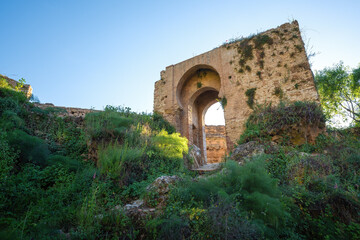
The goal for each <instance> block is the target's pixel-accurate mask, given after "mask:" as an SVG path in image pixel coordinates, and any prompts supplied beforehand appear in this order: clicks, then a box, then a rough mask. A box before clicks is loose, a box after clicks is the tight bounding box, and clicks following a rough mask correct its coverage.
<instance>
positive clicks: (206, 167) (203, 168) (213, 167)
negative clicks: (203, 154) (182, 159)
mask: <svg viewBox="0 0 360 240" xmlns="http://www.w3.org/2000/svg"><path fill="white" fill-rule="evenodd" d="M220 167H221V164H220V163H212V164H205V165H202V166H200V167H198V168H194V169H192V171H198V172H211V171H216V170H218V169H220Z"/></svg>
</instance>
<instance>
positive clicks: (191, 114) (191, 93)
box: [177, 65, 221, 165]
mask: <svg viewBox="0 0 360 240" xmlns="http://www.w3.org/2000/svg"><path fill="white" fill-rule="evenodd" d="M220 88H221V81H220V76H219V74H218V73H217V71H216V70H215V69H213V68H212V67H210V66H205V65H199V66H195V67H194V68H192V69H190V70H189V71H188V72H187V73H185V74H184V76H183V78H182V79H181V81H180V84H179V85H178V88H177V100H178V104H179V106H180V110H181V112H180V121H181V126H182V129H181V133H182V135H183V136H185V137H187V138H188V140H189V144H190V145H193V146H194V147H195V148H196V149H200V152H201V159H200V160H198V161H199V162H198V164H199V165H204V164H206V163H207V152H206V134H205V113H206V112H207V110H208V109H209V107H210V106H211V105H213V104H214V103H216V102H218V99H219V92H220Z"/></svg>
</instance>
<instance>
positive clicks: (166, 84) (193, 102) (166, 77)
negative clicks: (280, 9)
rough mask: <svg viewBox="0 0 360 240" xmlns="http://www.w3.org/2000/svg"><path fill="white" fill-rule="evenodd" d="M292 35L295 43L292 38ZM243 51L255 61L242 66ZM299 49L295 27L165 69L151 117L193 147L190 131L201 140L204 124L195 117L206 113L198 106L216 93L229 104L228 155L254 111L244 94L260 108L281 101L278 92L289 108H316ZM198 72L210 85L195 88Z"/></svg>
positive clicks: (315, 96)
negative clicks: (306, 104)
mask: <svg viewBox="0 0 360 240" xmlns="http://www.w3.org/2000/svg"><path fill="white" fill-rule="evenodd" d="M279 32H280V33H281V36H280V35H279ZM294 35H296V36H298V37H297V38H294V37H293V36H294ZM261 36H263V37H265V36H266V37H265V38H264V39H268V40H269V41H266V43H264V44H262V45H261V46H257V45H258V44H257V43H258V42H257V39H263V38H258V37H261ZM284 39H288V40H285V41H283V40H284ZM243 45H246V46H248V47H249V49H251V53H252V55H253V56H254V57H253V58H249V59H247V60H246V63H244V62H243V61H241V60H243V54H242V51H243V50H242V46H243ZM298 46H301V47H302V48H301V49H304V47H303V46H304V43H303V40H302V39H301V33H300V31H299V25H298V23H297V22H296V21H294V22H292V23H286V24H283V25H281V26H279V27H277V28H276V29H269V30H267V31H265V32H262V33H260V34H259V35H257V36H255V37H253V38H248V39H243V40H239V41H235V42H231V43H228V44H224V45H222V46H220V47H217V48H214V49H213V50H211V51H208V52H205V53H203V54H200V55H197V56H194V57H192V58H190V59H187V60H185V61H182V62H179V63H176V64H173V65H170V66H167V67H166V69H165V70H164V71H162V72H161V79H160V80H159V81H157V82H156V83H155V91H154V111H155V112H158V113H159V114H161V115H163V116H164V118H165V119H166V120H168V121H169V122H170V123H171V124H173V125H174V126H175V128H176V130H177V131H178V132H180V133H181V134H182V136H184V137H187V138H188V139H189V143H190V144H191V143H192V142H194V140H196V138H198V137H197V136H196V135H194V134H193V133H194V131H193V130H192V129H193V126H192V125H193V123H194V127H195V128H194V129H195V130H196V128H197V131H198V133H199V134H198V135H201V132H202V131H200V130H201V129H200V128H201V127H202V126H201V125H202V123H201V121H200V122H199V119H200V120H202V115H201V116H200V117H199V112H201V114H202V113H204V110H205V109H206V108H203V107H201V108H200V105H199V104H198V103H199V102H204V101H205V103H206V104H210V101H213V100H209V98H210V96H209V95H211V91H212V90H214V91H215V92H217V93H218V97H220V98H222V99H224V100H226V101H225V102H226V103H227V104H226V106H225V107H224V119H225V121H226V122H225V125H226V126H225V127H224V128H223V129H224V132H225V137H226V147H227V149H228V150H231V149H232V148H233V146H234V143H236V141H237V140H238V139H239V137H240V135H241V134H242V133H243V132H244V130H245V123H246V120H247V119H248V117H249V116H250V114H251V113H252V111H253V109H252V108H251V106H249V105H248V104H247V102H248V100H249V98H248V96H247V95H246V92H247V90H249V89H256V93H255V96H254V101H255V102H256V103H258V104H265V103H270V102H271V103H272V104H275V105H276V104H278V103H279V102H280V100H281V99H280V98H279V96H277V95H276V94H274V92H275V91H276V89H278V88H281V89H282V90H283V94H284V97H286V99H287V100H288V101H290V102H292V101H316V102H319V96H318V94H317V91H316V87H315V83H314V79H313V75H312V73H311V69H310V65H309V63H308V59H307V56H306V53H305V51H299V48H298ZM280 49H286V51H280ZM243 65H244V66H243ZM199 70H201V71H202V70H205V71H208V72H210V74H208V75H207V78H208V80H209V79H210V77H209V76H212V78H211V79H212V80H211V81H210V80H209V81H207V80H206V81H205V80H204V81H202V84H201V86H200V87H197V79H196V75H197V73H198V71H199ZM201 71H200V72H201ZM200 82H201V81H200ZM214 95H216V94H215V93H214ZM206 96H207V97H206ZM205 103H204V104H205ZM206 104H205V105H206ZM201 106H202V105H201ZM196 119H197V121H195V120H196ZM189 136H190V138H189ZM198 142H199V141H198ZM198 144H199V145H200V143H198ZM202 150H203V149H202ZM203 153H204V152H203ZM203 155H204V154H203ZM204 161H205V159H204Z"/></svg>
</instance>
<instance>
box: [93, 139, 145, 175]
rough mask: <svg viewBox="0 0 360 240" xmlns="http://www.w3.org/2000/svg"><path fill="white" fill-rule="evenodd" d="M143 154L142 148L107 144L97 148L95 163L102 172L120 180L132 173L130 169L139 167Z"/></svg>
mask: <svg viewBox="0 0 360 240" xmlns="http://www.w3.org/2000/svg"><path fill="white" fill-rule="evenodd" d="M143 155H144V149H143V148H130V147H128V146H127V145H123V146H120V145H108V146H107V147H105V148H102V149H100V150H99V157H98V162H97V165H98V167H99V168H100V171H101V173H102V174H106V175H109V176H110V177H111V178H113V179H120V181H121V180H124V179H125V178H126V177H129V176H128V175H130V174H131V173H132V172H131V171H132V170H135V169H136V168H141V162H142V161H141V159H142V157H143ZM129 167H130V168H129ZM132 168H135V169H132Z"/></svg>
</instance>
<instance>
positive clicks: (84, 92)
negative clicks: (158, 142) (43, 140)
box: [0, 0, 360, 112]
mask: <svg viewBox="0 0 360 240" xmlns="http://www.w3.org/2000/svg"><path fill="white" fill-rule="evenodd" d="M359 9H360V1H355V0H354V1H345V0H344V1H340V0H339V1H330V0H327V1H321V0H318V1H315V0H312V1H306V0H302V1H276V0H272V1H256V0H253V1H249V0H248V1H226V0H219V1H213V0H206V1H202V0H192V1H185V0H181V1H170V0H167V1H156V0H152V1H120V0H116V1H115V0H114V1H111V0H106V1H100V0H97V1H93V0H83V1H81V0H76V1H74V0H71V1H66V0H61V1H60V0H58V1H55V0H47V1H45V0H44V1H37V0H31V1H29V0H24V1H18V0H0V11H1V14H0V30H1V34H2V36H1V38H0V53H1V58H0V73H1V74H4V75H7V76H9V77H11V78H14V79H19V78H25V79H26V81H27V83H29V84H31V85H32V86H33V88H34V95H36V96H37V97H38V98H39V99H40V101H41V102H42V103H47V102H49V103H54V104H55V105H58V106H72V107H82V108H91V107H94V108H96V109H102V108H103V107H104V106H106V105H107V104H110V105H123V106H128V107H131V108H132V109H133V110H135V111H147V112H151V111H152V108H153V90H154V82H155V81H157V80H159V79H160V71H161V70H164V69H165V67H166V66H168V65H171V64H175V63H178V62H180V61H183V60H186V59H188V58H191V57H193V56H195V55H198V54H201V53H203V52H206V51H209V50H211V49H213V48H215V47H218V46H219V45H221V44H222V43H223V42H225V41H226V40H227V39H230V38H234V37H239V36H247V35H249V34H251V33H257V32H261V31H264V30H267V29H270V28H274V27H277V26H279V25H281V24H283V23H285V22H288V21H290V20H293V19H296V20H298V21H299V24H300V28H301V30H302V31H303V37H306V39H310V45H312V46H313V51H315V52H319V54H318V55H317V56H315V57H314V58H313V59H312V62H313V65H312V68H313V70H318V69H322V68H324V67H326V66H332V65H333V64H334V63H337V62H339V61H340V60H342V61H344V63H345V65H349V66H350V67H355V66H357V65H358V64H359V62H360V57H359V56H360V14H359ZM304 34H305V36H304ZM306 41H307V40H306Z"/></svg>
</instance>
